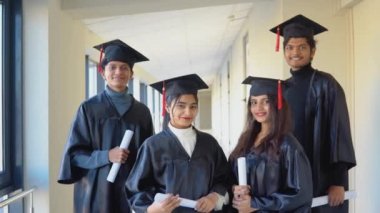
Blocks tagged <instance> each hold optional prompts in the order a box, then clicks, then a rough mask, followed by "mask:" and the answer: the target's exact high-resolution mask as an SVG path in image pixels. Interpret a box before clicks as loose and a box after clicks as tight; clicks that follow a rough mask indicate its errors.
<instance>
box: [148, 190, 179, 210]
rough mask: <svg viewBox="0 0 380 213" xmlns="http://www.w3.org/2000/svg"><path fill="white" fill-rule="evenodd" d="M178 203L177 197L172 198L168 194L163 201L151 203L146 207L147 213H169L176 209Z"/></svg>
mask: <svg viewBox="0 0 380 213" xmlns="http://www.w3.org/2000/svg"><path fill="white" fill-rule="evenodd" d="M180 202H181V200H180V199H179V195H176V196H174V195H172V194H169V196H168V197H167V198H165V199H164V200H163V201H161V202H153V203H152V205H150V206H149V207H148V209H147V213H169V212H172V211H173V210H174V209H175V208H177V207H178V206H179V203H180Z"/></svg>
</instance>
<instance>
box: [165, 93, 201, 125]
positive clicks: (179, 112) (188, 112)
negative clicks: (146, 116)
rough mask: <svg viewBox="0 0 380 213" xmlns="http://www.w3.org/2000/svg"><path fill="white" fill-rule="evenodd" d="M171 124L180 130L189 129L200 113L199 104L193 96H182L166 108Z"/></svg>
mask: <svg viewBox="0 0 380 213" xmlns="http://www.w3.org/2000/svg"><path fill="white" fill-rule="evenodd" d="M166 110H167V112H168V113H169V115H170V124H171V125H172V126H174V127H175V128H178V129H185V128H189V127H190V126H191V124H192V122H193V121H194V119H195V117H196V116H197V113H198V103H197V101H196V99H195V97H194V95H192V94H186V95H181V96H180V97H179V98H178V101H177V102H176V100H173V101H172V102H171V103H170V106H167V108H166Z"/></svg>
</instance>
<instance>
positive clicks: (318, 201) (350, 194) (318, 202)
mask: <svg viewBox="0 0 380 213" xmlns="http://www.w3.org/2000/svg"><path fill="white" fill-rule="evenodd" d="M354 198H356V192H355V191H346V192H345V193H344V199H345V200H350V199H354ZM328 203H329V201H328V196H327V195H326V196H320V197H315V198H313V202H312V204H311V208H313V207H317V206H323V205H326V204H328Z"/></svg>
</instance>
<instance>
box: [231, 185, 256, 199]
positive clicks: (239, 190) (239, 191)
mask: <svg viewBox="0 0 380 213" xmlns="http://www.w3.org/2000/svg"><path fill="white" fill-rule="evenodd" d="M250 191H251V188H250V186H248V185H233V186H232V193H233V194H234V198H235V197H240V196H242V195H249V192H250Z"/></svg>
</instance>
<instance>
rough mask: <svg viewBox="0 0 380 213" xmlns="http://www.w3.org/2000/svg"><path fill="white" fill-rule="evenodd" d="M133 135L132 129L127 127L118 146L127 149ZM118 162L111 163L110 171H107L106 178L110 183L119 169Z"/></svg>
mask: <svg viewBox="0 0 380 213" xmlns="http://www.w3.org/2000/svg"><path fill="white" fill-rule="evenodd" d="M132 136H133V131H131V130H129V129H127V130H125V133H124V136H123V140H121V143H120V148H121V149H128V146H129V143H130V142H131V139H132ZM120 165H121V164H120V163H113V164H112V167H111V170H110V172H109V173H108V176H107V180H108V181H109V182H111V183H113V182H114V181H115V178H116V175H117V173H118V172H119V169H120Z"/></svg>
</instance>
